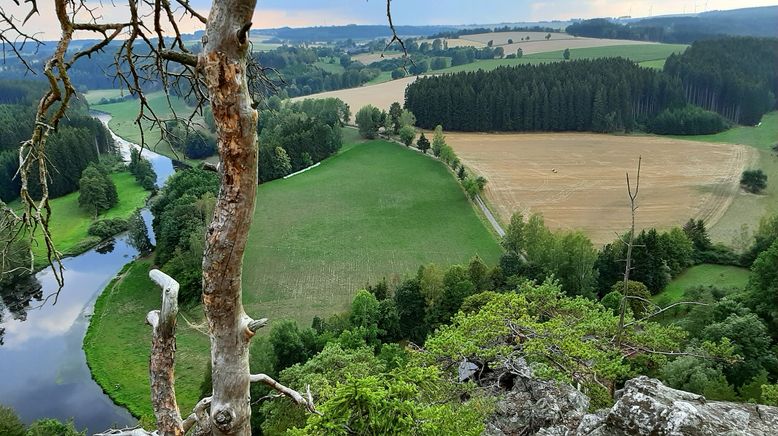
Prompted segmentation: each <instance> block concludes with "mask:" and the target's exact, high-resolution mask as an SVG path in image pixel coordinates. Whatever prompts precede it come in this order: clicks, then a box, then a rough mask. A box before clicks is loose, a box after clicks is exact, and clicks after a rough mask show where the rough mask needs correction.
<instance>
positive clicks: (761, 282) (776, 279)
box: [747, 241, 778, 336]
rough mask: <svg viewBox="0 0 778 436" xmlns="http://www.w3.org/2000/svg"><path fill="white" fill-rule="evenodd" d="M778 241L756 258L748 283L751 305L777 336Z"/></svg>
mask: <svg viewBox="0 0 778 436" xmlns="http://www.w3.org/2000/svg"><path fill="white" fill-rule="evenodd" d="M776 265H778V241H775V242H773V244H772V245H771V246H770V248H768V249H767V250H765V251H763V252H762V253H761V254H760V255H759V257H757V258H756V260H755V261H754V264H753V265H752V267H751V271H752V274H751V279H750V281H749V283H748V287H747V290H748V301H749V306H751V307H752V308H753V309H754V312H756V313H757V314H758V315H759V316H760V317H762V319H764V320H765V322H767V325H768V326H769V327H770V331H771V332H772V334H773V335H774V336H775V335H776V332H778V330H776V329H778V268H776Z"/></svg>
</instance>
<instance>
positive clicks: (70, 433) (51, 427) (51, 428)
mask: <svg viewBox="0 0 778 436" xmlns="http://www.w3.org/2000/svg"><path fill="white" fill-rule="evenodd" d="M53 435H56V436H85V435H86V432H85V431H78V430H76V428H75V427H74V426H73V421H68V422H67V424H65V423H62V422H59V421H57V420H56V419H40V420H38V421H35V422H33V423H32V425H31V426H30V428H28V429H27V436H53Z"/></svg>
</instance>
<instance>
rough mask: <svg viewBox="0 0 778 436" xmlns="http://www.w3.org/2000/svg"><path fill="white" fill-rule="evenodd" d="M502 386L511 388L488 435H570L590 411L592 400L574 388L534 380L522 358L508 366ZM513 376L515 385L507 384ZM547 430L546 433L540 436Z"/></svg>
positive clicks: (501, 400) (493, 420) (497, 407)
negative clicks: (507, 379)
mask: <svg viewBox="0 0 778 436" xmlns="http://www.w3.org/2000/svg"><path fill="white" fill-rule="evenodd" d="M506 367H509V371H508V372H501V374H502V375H501V379H500V380H498V383H499V384H500V385H502V386H504V387H507V388H509V389H510V391H509V392H507V393H506V394H504V395H503V396H502V398H501V399H500V400H499V401H498V402H497V405H496V410H495V413H494V414H493V415H492V416H491V417H490V418H489V419H488V421H487V423H486V431H485V432H484V434H485V435H490V436H509V435H525V434H536V433H537V434H543V435H546V436H562V435H566V434H570V432H571V431H573V430H575V429H576V428H577V427H578V423H579V421H580V420H581V418H583V416H584V414H586V412H587V410H588V409H589V398H587V397H586V395H584V394H582V393H581V392H580V391H578V390H577V389H575V388H573V387H572V386H570V385H568V384H565V383H559V382H556V381H553V380H540V379H537V378H534V377H532V370H531V369H530V367H529V366H528V365H527V362H526V361H525V360H524V359H523V358H522V359H518V360H516V361H512V362H510V363H509V364H507V365H506ZM506 377H512V386H505V385H506V380H505V379H506ZM540 431H543V433H539V432H540Z"/></svg>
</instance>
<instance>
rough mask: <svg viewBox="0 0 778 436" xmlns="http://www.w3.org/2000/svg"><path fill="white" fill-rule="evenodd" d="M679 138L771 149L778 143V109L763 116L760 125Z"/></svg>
mask: <svg viewBox="0 0 778 436" xmlns="http://www.w3.org/2000/svg"><path fill="white" fill-rule="evenodd" d="M677 138H681V139H688V140H691V141H703V142H723V143H727V144H743V145H750V146H752V147H755V148H758V149H761V150H765V151H770V150H771V149H772V147H774V146H775V145H778V111H775V112H770V113H768V114H766V115H765V116H764V117H762V123H761V124H760V125H759V126H758V127H751V126H736V127H734V128H732V129H729V130H727V131H725V132H721V133H716V134H714V135H698V136H677Z"/></svg>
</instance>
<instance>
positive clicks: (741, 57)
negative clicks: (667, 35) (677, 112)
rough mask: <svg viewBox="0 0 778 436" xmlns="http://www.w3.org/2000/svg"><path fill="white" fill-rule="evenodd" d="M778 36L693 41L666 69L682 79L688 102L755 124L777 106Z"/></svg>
mask: <svg viewBox="0 0 778 436" xmlns="http://www.w3.org/2000/svg"><path fill="white" fill-rule="evenodd" d="M776 65H778V40H776V39H766V38H734V37H733V38H717V39H710V40H700V41H695V42H694V44H692V46H691V47H689V49H687V50H686V51H685V52H684V53H683V54H681V55H671V56H670V57H669V58H668V59H667V61H666V62H665V72H666V73H667V74H669V75H672V76H674V77H679V78H680V79H681V81H682V82H683V86H684V90H685V91H686V94H687V95H688V96H689V98H688V100H689V102H690V103H692V104H695V105H697V106H700V107H702V108H703V109H708V110H715V111H717V112H718V113H719V114H721V115H723V116H724V117H725V118H727V119H729V120H731V121H733V122H736V123H740V124H746V125H756V124H758V123H759V120H760V119H761V118H762V115H764V114H765V113H767V112H769V111H771V110H773V109H775V107H776V106H775V104H776V95H778V74H776Z"/></svg>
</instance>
